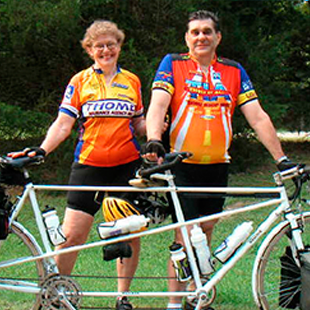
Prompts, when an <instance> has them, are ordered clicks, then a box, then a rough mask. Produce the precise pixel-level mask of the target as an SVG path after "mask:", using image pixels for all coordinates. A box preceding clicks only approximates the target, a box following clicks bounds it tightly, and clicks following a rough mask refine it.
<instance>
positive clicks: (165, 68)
mask: <svg viewBox="0 0 310 310" xmlns="http://www.w3.org/2000/svg"><path fill="white" fill-rule="evenodd" d="M154 89H161V90H164V91H167V92H168V93H169V94H170V95H172V94H173V93H174V78H173V67H172V55H171V54H168V55H166V56H165V57H164V58H163V60H162V61H161V63H160V64H159V67H158V69H157V71H156V75H155V78H154V81H153V85H152V90H154Z"/></svg>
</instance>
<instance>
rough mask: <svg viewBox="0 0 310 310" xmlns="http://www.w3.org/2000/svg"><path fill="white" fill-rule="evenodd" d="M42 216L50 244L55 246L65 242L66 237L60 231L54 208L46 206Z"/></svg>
mask: <svg viewBox="0 0 310 310" xmlns="http://www.w3.org/2000/svg"><path fill="white" fill-rule="evenodd" d="M42 215H43V221H44V224H45V227H46V230H47V233H48V236H49V239H50V242H51V243H52V244H53V245H55V246H57V245H60V244H62V243H64V242H65V241H66V237H65V235H64V233H63V231H62V229H61V226H60V223H59V218H58V215H57V212H56V210H55V208H49V207H48V206H46V208H45V210H44V211H43V213H42Z"/></svg>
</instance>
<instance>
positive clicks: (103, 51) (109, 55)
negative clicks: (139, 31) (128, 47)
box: [89, 34, 121, 70]
mask: <svg viewBox="0 0 310 310" xmlns="http://www.w3.org/2000/svg"><path fill="white" fill-rule="evenodd" d="M120 51H121V46H120V43H118V42H117V39H116V38H115V36H113V35H110V34H103V35H100V36H98V37H97V38H96V39H95V40H94V41H93V44H92V47H91V48H90V49H89V54H90V56H91V57H92V58H93V59H94V61H95V64H96V65H97V66H98V67H99V68H101V69H102V70H104V69H105V68H109V67H112V66H116V64H117V60H118V57H119V53H120Z"/></svg>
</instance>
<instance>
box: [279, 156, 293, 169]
mask: <svg viewBox="0 0 310 310" xmlns="http://www.w3.org/2000/svg"><path fill="white" fill-rule="evenodd" d="M297 166H298V164H295V163H293V162H292V161H290V160H289V159H288V158H287V157H286V156H283V157H281V158H280V159H279V160H278V161H277V167H278V169H279V170H280V171H281V172H282V171H285V170H288V169H291V168H294V167H297Z"/></svg>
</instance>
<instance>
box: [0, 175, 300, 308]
mask: <svg viewBox="0 0 310 310" xmlns="http://www.w3.org/2000/svg"><path fill="white" fill-rule="evenodd" d="M153 178H156V179H162V180H165V181H167V182H168V186H164V187H149V188H136V187H132V186H67V185H34V184H32V183H29V184H27V185H26V187H25V190H24V192H23V194H22V196H21V197H20V200H19V201H18V203H17V205H16V208H15V209H14V211H13V213H12V216H11V218H10V221H11V222H13V221H15V220H16V218H17V216H18V214H19V213H20V212H21V210H22V208H23V206H24V203H25V200H26V199H27V198H28V197H29V199H30V203H31V206H32V208H33V212H34V215H35V220H36V223H37V227H38V229H39V233H40V236H41V239H42V243H43V246H44V251H41V252H42V254H41V255H38V256H29V257H22V258H16V260H15V259H14V260H10V261H4V262H0V269H1V268H6V267H12V266H17V265H21V264H23V263H26V262H32V261H36V260H41V259H47V260H49V261H50V264H51V266H52V267H53V268H54V269H53V268H52V269H53V270H51V271H53V272H57V267H56V265H55V262H54V260H53V257H54V256H56V255H61V254H65V253H70V252H74V251H81V250H84V249H88V248H93V247H98V246H105V245H108V244H111V243H116V242H119V241H126V240H130V239H132V238H136V237H143V236H147V235H152V234H157V233H163V232H166V231H169V230H174V229H176V228H180V229H181V233H182V235H183V239H184V244H185V246H186V250H187V254H188V260H189V263H190V267H191V270H192V273H193V278H194V281H195V284H196V291H194V292H123V293H120V292H85V291H82V292H81V296H82V297H83V296H85V297H86V296H93V297H113V296H114V297H117V296H120V295H122V296H139V297H171V296H179V297H187V296H191V297H192V296H197V297H199V299H198V304H197V307H196V308H195V309H196V310H199V309H201V305H202V303H203V301H204V300H205V299H206V298H207V295H208V293H209V292H210V291H211V290H212V288H213V287H214V286H215V285H216V284H217V283H218V282H220V281H221V279H222V278H223V277H224V276H225V275H226V273H227V272H228V271H229V270H230V269H232V268H233V266H234V265H235V264H236V263H237V262H238V261H239V260H240V259H241V258H242V257H243V256H244V255H245V254H246V252H247V251H248V250H249V249H250V248H251V247H252V246H253V245H254V244H255V243H256V242H257V241H258V239H259V238H260V237H261V236H262V235H263V234H265V233H266V232H267V231H268V230H269V228H270V227H271V226H272V225H274V223H275V221H276V220H277V219H279V218H280V217H281V216H282V215H283V214H284V212H285V213H286V215H285V218H286V220H288V221H289V222H290V224H291V225H292V227H293V228H298V224H297V220H298V219H299V218H300V214H297V215H294V214H293V213H292V212H289V211H290V205H289V201H288V197H287V194H286V191H285V188H284V186H279V187H226V188H217V187H212V188H202V187H177V186H176V185H175V184H174V181H173V176H172V175H171V173H170V172H169V171H168V172H166V173H165V174H154V175H153ZM36 191H108V192H114V191H117V192H120V191H124V192H141V191H145V192H158V193H167V192H170V193H171V196H172V200H173V203H174V206H175V210H176V216H177V219H178V222H177V223H174V224H168V225H165V226H161V227H157V228H152V229H148V230H146V231H143V232H139V233H134V234H129V235H125V236H119V237H116V238H112V239H108V240H100V241H96V242H91V243H86V244H83V245H78V246H73V247H69V248H65V249H61V250H57V251H54V250H52V248H51V245H50V243H49V239H48V236H47V232H46V230H45V226H44V223H43V217H42V214H41V211H40V207H39V204H38V200H37V197H36ZM183 192H190V193H217V194H218V193H222V194H253V195H254V194H271V195H273V196H275V195H279V196H278V197H277V198H270V199H267V200H266V201H261V202H258V203H253V204H250V205H247V206H244V207H242V208H238V209H234V210H226V211H223V212H221V213H217V214H213V215H209V216H205V217H201V218H197V219H194V220H189V221H185V220H184V216H183V212H182V208H181V205H180V202H179V198H178V193H183ZM272 205H278V206H277V207H276V208H275V209H274V210H273V211H272V212H271V213H270V214H269V216H268V217H267V218H266V219H265V220H264V221H263V222H262V223H261V224H260V225H259V226H258V228H257V229H256V230H255V232H254V233H252V234H251V235H250V237H248V239H247V240H246V241H245V242H244V243H243V245H242V246H241V247H240V248H239V249H238V250H237V251H236V253H235V254H234V255H233V256H232V257H231V258H230V259H229V260H228V261H227V262H226V263H225V264H223V265H222V266H221V268H220V269H218V271H216V272H215V273H214V274H213V275H212V276H211V277H210V279H209V281H208V282H207V283H205V284H204V285H203V284H202V282H201V279H200V275H199V269H198V266H197V262H196V259H195V257H194V253H193V248H192V246H191V243H190V239H189V235H188V231H187V229H186V226H188V225H193V224H199V223H202V222H206V221H211V220H215V219H220V218H225V217H228V216H231V215H235V214H239V213H244V212H249V211H253V210H257V209H260V208H263V207H267V206H272ZM25 233H27V234H29V235H30V236H32V235H31V234H30V233H29V232H28V231H27V230H26V229H25ZM292 233H293V240H294V242H295V246H296V248H297V249H298V250H303V249H304V245H303V243H302V239H301V230H300V229H293V230H292ZM32 238H33V237H32ZM33 239H34V238H33ZM34 240H35V239H34ZM21 283H22V284H21ZM0 289H7V290H14V291H19V292H26V293H34V294H38V293H39V292H40V287H39V286H36V285H34V284H33V283H28V282H25V281H21V282H19V285H8V284H0Z"/></svg>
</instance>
